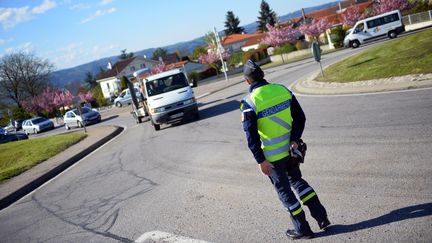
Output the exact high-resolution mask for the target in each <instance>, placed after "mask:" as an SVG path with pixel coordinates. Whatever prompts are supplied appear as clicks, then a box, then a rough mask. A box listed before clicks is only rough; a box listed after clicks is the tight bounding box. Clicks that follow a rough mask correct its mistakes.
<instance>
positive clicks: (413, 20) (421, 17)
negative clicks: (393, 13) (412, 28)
mask: <svg viewBox="0 0 432 243" xmlns="http://www.w3.org/2000/svg"><path fill="white" fill-rule="evenodd" d="M427 21H432V10H429V11H426V12H421V13H416V14H410V15H406V16H403V17H402V22H403V23H404V24H405V25H412V24H417V23H422V22H427Z"/></svg>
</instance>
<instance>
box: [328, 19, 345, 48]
mask: <svg viewBox="0 0 432 243" xmlns="http://www.w3.org/2000/svg"><path fill="white" fill-rule="evenodd" d="M344 38H345V29H344V28H343V27H342V25H339V26H337V27H335V28H333V29H332V30H331V32H330V39H331V41H332V42H333V45H334V47H335V48H339V47H343V41H344Z"/></svg>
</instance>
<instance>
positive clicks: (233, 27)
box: [225, 11, 244, 35]
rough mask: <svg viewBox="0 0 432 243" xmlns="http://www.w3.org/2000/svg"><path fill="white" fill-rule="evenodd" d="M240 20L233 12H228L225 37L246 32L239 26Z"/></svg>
mask: <svg viewBox="0 0 432 243" xmlns="http://www.w3.org/2000/svg"><path fill="white" fill-rule="evenodd" d="M239 24H240V20H239V18H237V17H236V16H235V15H234V13H233V12H232V11H228V12H227V14H226V21H225V28H226V29H225V35H232V34H240V33H242V32H243V31H244V28H243V27H240V26H239Z"/></svg>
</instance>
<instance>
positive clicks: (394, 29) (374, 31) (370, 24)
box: [344, 10, 405, 48]
mask: <svg viewBox="0 0 432 243" xmlns="http://www.w3.org/2000/svg"><path fill="white" fill-rule="evenodd" d="M403 31H405V26H404V24H403V23H402V15H401V13H400V11H399V10H394V11H390V12H387V13H383V14H380V15H377V16H373V17H370V18H367V19H363V20H360V21H358V22H357V23H356V24H355V25H354V27H353V28H352V29H350V30H348V31H347V35H346V36H345V39H344V46H345V47H352V48H357V47H359V46H360V45H361V44H363V43H365V42H368V41H371V40H374V39H377V38H380V37H383V36H387V37H389V38H391V39H392V38H396V37H397V35H398V34H400V33H401V32H403Z"/></svg>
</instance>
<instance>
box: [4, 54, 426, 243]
mask: <svg viewBox="0 0 432 243" xmlns="http://www.w3.org/2000/svg"><path fill="white" fill-rule="evenodd" d="M351 52H352V51H351V50H346V51H342V52H338V53H334V54H332V55H326V56H325V59H324V60H323V63H324V65H326V64H329V63H331V62H334V61H336V60H339V59H340V58H342V57H343V56H346V55H350V53H351ZM317 68H318V64H316V63H314V62H310V61H308V60H306V61H303V62H300V63H296V64H290V65H286V66H279V67H276V68H273V69H270V70H268V71H266V75H267V76H266V77H267V79H268V80H269V81H270V82H277V83H283V84H285V85H289V84H291V83H292V82H293V81H295V80H298V79H300V78H302V77H304V76H305V75H307V74H309V73H311V72H314V71H316V70H317ZM246 93H247V87H246V85H245V84H238V85H235V86H233V87H231V88H229V89H226V90H223V91H221V92H218V93H215V94H212V95H209V96H206V97H204V98H202V99H200V100H199V103H200V115H201V119H200V120H199V121H195V122H189V123H186V124H181V125H175V126H163V127H162V129H161V131H158V132H156V131H154V129H153V127H152V126H151V125H150V124H149V123H144V124H134V121H133V119H132V118H131V117H130V119H128V117H129V116H128V115H127V114H122V115H120V116H119V117H116V118H113V119H111V120H110V123H116V122H118V124H121V125H124V126H126V127H127V129H126V130H125V131H124V132H123V133H122V134H121V135H120V136H119V137H117V138H116V139H115V140H113V141H111V142H110V143H108V144H106V145H105V146H103V147H102V148H100V149H98V150H97V151H95V152H94V153H93V154H91V155H90V156H88V157H87V158H85V159H83V160H82V161H81V162H80V163H78V164H76V165H75V166H73V167H72V168H70V169H69V170H67V171H66V172H65V173H63V174H61V175H60V176H59V177H57V178H55V179H54V180H52V181H51V182H49V183H47V184H46V185H44V186H43V187H41V188H40V189H38V190H37V191H36V192H34V193H32V194H30V195H29V196H27V197H25V198H23V199H22V200H20V201H18V202H17V203H16V204H14V205H12V206H10V207H9V208H6V209H4V210H2V211H1V212H0V239H1V241H2V242H117V241H125V242H129V241H134V240H136V239H137V238H139V237H140V236H141V235H142V234H144V233H145V232H149V231H156V230H157V231H163V232H169V233H172V234H176V235H182V236H187V237H191V238H195V239H200V240H205V241H211V242H286V241H288V240H287V238H286V236H285V234H284V232H285V230H286V229H287V228H289V227H291V222H290V219H289V215H288V213H287V212H286V210H285V209H284V208H283V207H282V205H281V203H280V202H279V200H278V198H277V196H276V193H275V192H274V190H273V188H272V186H271V184H270V181H269V180H268V178H266V177H264V176H262V175H261V174H260V173H259V172H258V170H257V166H256V163H255V162H254V160H253V157H252V155H251V153H250V152H249V150H248V148H247V145H246V141H245V137H244V134H243V131H242V127H241V122H240V112H239V110H238V107H239V101H240V100H241V98H242V97H243V96H244V95H245V94H246ZM298 99H299V101H300V103H301V104H302V106H303V109H304V111H305V113H306V116H307V123H306V130H305V133H304V136H303V138H304V140H305V141H306V142H307V143H308V154H307V157H306V162H305V164H304V165H302V171H303V175H304V177H305V179H307V180H308V181H309V183H310V184H311V185H312V186H313V187H314V188H315V190H316V191H317V192H318V194H319V196H320V199H321V201H322V203H323V204H324V205H325V206H326V208H327V210H328V213H329V218H330V220H331V222H332V223H333V224H334V226H333V227H332V230H331V231H330V232H329V233H323V232H319V230H318V227H317V225H316V223H315V222H313V220H312V219H311V217H310V215H309V214H308V219H309V222H310V223H311V226H312V228H313V230H314V231H316V232H318V234H317V236H318V238H316V239H314V241H315V242H321V241H322V242H345V241H353V242H377V241H378V242H431V241H432V233H431V229H432V179H431V174H432V166H431V158H432V150H431V149H430V148H431V145H432V109H431V107H432V90H431V89H425V90H411V91H407V92H394V93H385V94H373V95H354V96H329V97H321V96H298ZM306 211H307V210H306Z"/></svg>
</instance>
